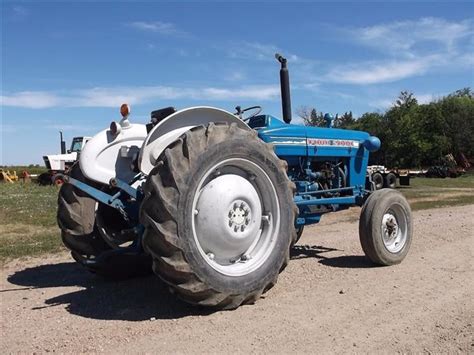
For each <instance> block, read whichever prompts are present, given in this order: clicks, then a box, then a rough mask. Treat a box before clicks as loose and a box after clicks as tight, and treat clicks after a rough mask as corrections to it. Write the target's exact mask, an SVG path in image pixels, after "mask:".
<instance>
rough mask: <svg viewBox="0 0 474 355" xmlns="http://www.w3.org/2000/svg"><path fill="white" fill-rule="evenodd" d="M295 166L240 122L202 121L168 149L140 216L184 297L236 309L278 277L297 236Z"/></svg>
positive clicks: (159, 264) (157, 262)
mask: <svg viewBox="0 0 474 355" xmlns="http://www.w3.org/2000/svg"><path fill="white" fill-rule="evenodd" d="M286 168H287V165H286V163H285V162H283V161H281V160H279V159H278V157H277V156H276V155H275V153H274V152H273V148H272V147H271V146H270V145H268V144H265V143H264V142H263V141H261V140H260V139H258V137H257V135H256V133H255V131H253V130H252V131H248V130H243V129H240V128H238V127H237V125H235V124H231V125H228V124H214V123H211V124H209V125H208V126H207V127H204V126H198V127H195V128H193V129H191V130H189V131H187V132H186V133H185V134H183V135H182V136H181V137H180V138H179V139H178V140H177V141H176V142H174V143H173V144H172V145H170V146H169V147H168V148H167V149H166V150H165V151H164V152H163V153H162V155H161V156H160V158H159V159H158V161H157V164H156V166H155V168H154V169H153V170H152V171H151V173H150V174H149V176H148V180H147V181H146V183H145V186H144V191H145V199H144V201H143V203H142V208H141V213H140V217H141V223H142V224H143V225H144V226H145V234H144V238H143V244H144V248H145V250H146V251H148V252H149V253H150V254H151V255H152V257H153V270H154V271H155V273H156V274H157V275H158V276H159V277H160V278H161V279H162V280H164V281H165V282H166V283H167V284H168V285H169V286H170V288H171V290H172V291H173V292H174V293H176V294H177V295H178V297H180V298H181V299H182V300H184V301H186V302H188V303H191V304H195V305H201V306H208V307H212V308H214V309H233V308H236V307H238V306H240V305H241V304H249V303H254V302H255V301H256V300H257V299H259V298H260V296H261V294H262V293H264V292H265V291H267V290H269V289H270V288H271V287H273V285H275V283H276V282H277V278H278V274H279V273H280V271H282V270H283V269H284V267H285V266H286V264H287V263H288V260H289V249H290V244H291V243H292V241H294V240H296V230H295V227H294V222H295V218H296V213H297V211H298V210H297V207H296V205H295V204H294V202H293V194H294V190H295V186H294V184H293V183H291V182H290V181H289V180H288V177H287V175H286Z"/></svg>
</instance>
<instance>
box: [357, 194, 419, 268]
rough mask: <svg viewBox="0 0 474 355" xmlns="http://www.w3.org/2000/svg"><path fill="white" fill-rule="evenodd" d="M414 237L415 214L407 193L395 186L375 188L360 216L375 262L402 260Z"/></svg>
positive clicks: (361, 233) (363, 242)
mask: <svg viewBox="0 0 474 355" xmlns="http://www.w3.org/2000/svg"><path fill="white" fill-rule="evenodd" d="M412 237H413V221H412V214H411V209H410V205H409V204H408V202H407V200H406V199H405V197H404V196H403V195H402V194H401V193H400V192H398V191H395V190H392V189H382V190H378V191H374V192H372V193H371V195H370V196H369V198H368V199H367V201H366V202H365V204H364V206H363V207H362V211H361V216H360V220H359V238H360V243H361V246H362V249H363V250H364V253H365V255H366V256H367V257H368V258H369V259H370V260H371V261H372V262H374V263H375V264H379V265H384V266H386V265H394V264H399V263H400V262H402V260H403V259H404V258H405V257H406V255H407V253H408V250H409V249H410V245H411V242H412Z"/></svg>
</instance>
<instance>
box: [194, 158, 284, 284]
mask: <svg viewBox="0 0 474 355" xmlns="http://www.w3.org/2000/svg"><path fill="white" fill-rule="evenodd" d="M196 191H197V192H196V194H195V196H194V199H193V204H192V208H193V213H192V232H193V236H194V241H195V243H196V245H197V247H198V249H199V252H200V254H201V256H202V258H203V259H204V260H205V261H206V263H207V264H209V265H210V266H211V267H212V268H213V269H214V270H216V271H218V272H219V273H221V274H224V275H227V276H233V277H237V276H243V275H247V274H249V273H251V272H253V271H255V270H257V269H258V268H259V267H261V266H262V265H263V264H264V263H265V261H266V260H267V259H268V257H269V256H270V255H271V253H272V251H273V249H274V248H275V245H276V242H277V235H276V233H278V231H279V226H280V206H279V202H278V195H277V192H276V190H275V187H274V185H273V182H272V180H271V179H270V177H269V176H268V175H267V174H266V173H265V171H264V170H263V169H262V168H261V167H259V166H258V165H257V164H255V163H254V162H252V161H250V160H248V159H243V158H231V159H227V160H224V161H222V162H219V163H218V164H216V165H214V166H213V167H211V168H210V169H209V170H208V171H207V172H206V173H205V174H204V176H203V177H202V178H201V180H200V182H199V184H198V187H197V189H196Z"/></svg>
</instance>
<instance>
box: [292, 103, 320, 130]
mask: <svg viewBox="0 0 474 355" xmlns="http://www.w3.org/2000/svg"><path fill="white" fill-rule="evenodd" d="M296 114H297V115H298V116H300V117H301V118H302V119H303V122H304V125H305V126H315V127H325V126H326V121H325V120H324V115H323V113H322V112H318V111H316V108H315V107H313V108H310V107H307V106H302V107H300V108H299V109H298V110H297V111H296Z"/></svg>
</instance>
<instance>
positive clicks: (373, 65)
mask: <svg viewBox="0 0 474 355" xmlns="http://www.w3.org/2000/svg"><path fill="white" fill-rule="evenodd" d="M431 63H432V60H429V58H424V59H418V60H411V61H393V60H392V61H387V62H384V61H380V62H369V63H363V64H362V63H359V64H356V65H350V66H340V67H335V68H333V69H332V70H331V71H330V72H329V73H328V74H327V75H326V79H327V80H329V81H332V82H336V83H346V84H360V85H365V84H376V83H383V82H391V81H396V80H400V79H404V78H408V77H411V76H415V75H421V74H424V73H425V72H426V71H427V70H428V68H429V67H430V66H431Z"/></svg>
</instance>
